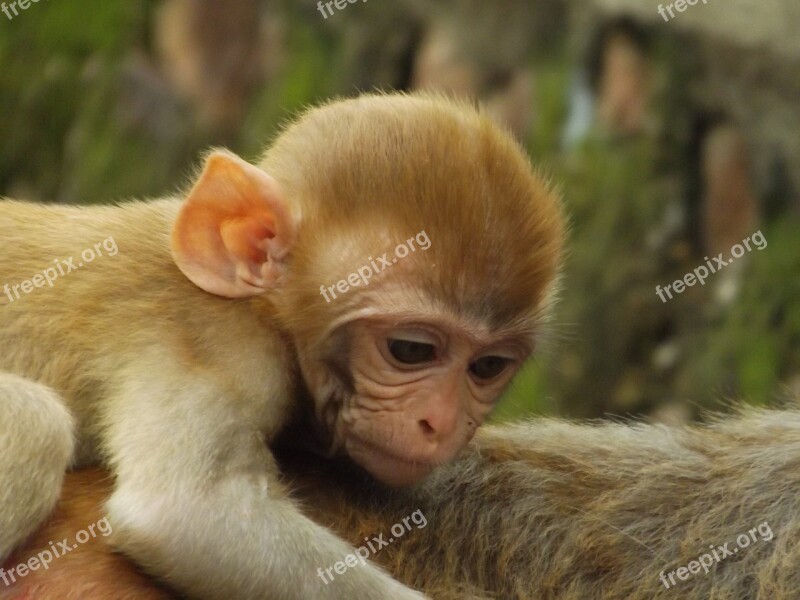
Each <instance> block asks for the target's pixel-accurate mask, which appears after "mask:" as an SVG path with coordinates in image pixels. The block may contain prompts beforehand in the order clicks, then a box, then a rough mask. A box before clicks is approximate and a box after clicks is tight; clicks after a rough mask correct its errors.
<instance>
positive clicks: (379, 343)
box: [311, 314, 528, 486]
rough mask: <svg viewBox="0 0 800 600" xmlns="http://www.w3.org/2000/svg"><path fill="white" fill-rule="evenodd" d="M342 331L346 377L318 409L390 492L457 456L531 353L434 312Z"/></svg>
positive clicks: (338, 440) (340, 357)
mask: <svg viewBox="0 0 800 600" xmlns="http://www.w3.org/2000/svg"><path fill="white" fill-rule="evenodd" d="M340 335H341V336H343V338H344V339H343V340H341V342H340V343H337V344H335V347H336V351H335V353H336V356H331V357H330V359H329V361H328V364H331V365H334V368H333V369H332V372H333V373H335V375H333V377H336V378H338V379H339V380H340V381H339V384H338V385H336V386H335V387H334V388H327V391H328V392H330V391H331V389H335V390H337V393H332V394H331V393H329V394H328V396H327V397H325V396H324V395H323V396H322V397H320V395H318V394H315V395H316V396H317V401H318V405H322V406H323V407H324V408H323V411H322V412H323V413H325V412H327V413H328V415H329V418H328V419H327V420H328V426H329V427H331V428H332V432H333V436H334V443H335V444H336V446H337V447H338V448H340V449H343V450H344V451H345V452H346V453H347V454H348V455H349V456H350V457H351V458H352V459H353V460H354V461H355V462H356V463H358V464H359V465H360V466H362V467H363V468H364V469H366V470H367V471H368V472H369V473H370V474H372V475H373V476H374V477H376V478H377V479H379V480H380V481H382V482H384V483H386V484H388V485H392V486H405V485H411V484H414V483H417V482H418V481H420V480H421V479H422V478H424V477H425V476H426V475H428V474H429V473H430V472H431V471H432V470H433V468H434V467H436V466H437V465H440V464H444V463H446V462H449V461H450V460H451V459H453V458H454V457H455V455H456V454H457V453H458V452H459V451H460V450H461V449H462V448H463V447H464V445H465V444H466V443H467V442H468V441H469V440H470V439H472V436H473V435H474V434H475V431H476V429H477V427H478V426H479V425H480V424H481V423H482V422H483V421H484V419H485V418H486V416H487V415H488V414H489V412H490V411H491V409H492V408H493V407H494V405H495V403H496V400H497V398H498V397H499V395H500V393H501V392H502V390H503V389H504V388H505V386H506V385H507V384H508V382H509V381H510V380H511V378H512V377H513V375H514V373H516V371H517V370H518V369H519V366H520V365H521V364H522V362H523V361H524V359H525V358H526V356H527V354H528V351H527V348H526V347H525V345H524V344H522V343H517V342H515V341H513V340H511V339H500V338H497V337H495V336H492V335H489V334H487V333H486V332H485V331H480V330H479V329H478V328H476V327H474V326H466V325H465V324H463V323H459V322H458V321H456V320H455V319H447V318H444V317H441V316H440V317H437V318H436V319H435V320H432V319H431V315H430V314H426V315H424V316H422V315H421V316H420V317H419V318H418V319H415V318H413V317H408V316H407V317H405V318H403V319H402V320H395V319H385V318H376V319H363V320H359V321H356V322H352V323H349V324H348V325H347V326H346V328H345V330H343V331H342V332H340ZM328 381H330V379H328ZM311 384H312V385H313V379H312V382H311ZM317 391H319V390H317ZM323 394H324V392H323Z"/></svg>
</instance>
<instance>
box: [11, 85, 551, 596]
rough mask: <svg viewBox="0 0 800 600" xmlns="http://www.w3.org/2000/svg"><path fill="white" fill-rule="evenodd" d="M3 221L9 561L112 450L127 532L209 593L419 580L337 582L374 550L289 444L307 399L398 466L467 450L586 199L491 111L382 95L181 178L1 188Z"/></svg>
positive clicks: (314, 415)
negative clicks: (285, 451)
mask: <svg viewBox="0 0 800 600" xmlns="http://www.w3.org/2000/svg"><path fill="white" fill-rule="evenodd" d="M323 141H325V143H324V144H323V143H322V142H323ZM429 234H430V237H429ZM409 236H411V237H409ZM465 236H467V237H468V239H469V240H470V243H469V244H464V239H465ZM0 240H2V242H0V260H2V262H1V263H0V264H1V265H2V266H0V285H2V286H4V287H3V294H4V296H3V297H0V344H2V345H4V346H6V347H7V348H8V351H7V352H6V353H5V354H4V355H3V356H2V358H0V403H1V404H2V406H5V407H6V408H7V410H6V411H5V414H4V415H3V416H0V420H2V421H3V422H2V423H0V425H2V427H0V432H2V433H0V436H2V437H0V488H1V489H3V490H4V492H3V493H2V495H0V560H2V559H4V558H5V557H7V556H8V555H9V553H10V552H11V551H12V550H13V548H14V547H16V546H17V545H18V544H19V543H20V542H21V541H22V540H24V539H25V538H26V537H27V536H28V535H29V534H31V533H32V532H33V531H34V530H35V528H36V526H37V525H38V524H39V522H40V521H41V520H42V519H43V518H44V517H45V516H46V515H47V513H48V512H49V510H51V509H52V507H53V505H54V504H55V501H56V499H57V497H58V491H59V489H60V485H61V480H62V478H63V474H64V471H65V470H66V469H67V468H68V467H69V466H70V465H73V466H74V465H86V464H93V463H97V462H102V464H103V465H104V466H106V467H107V468H108V469H110V471H111V472H112V473H113V475H114V478H115V480H114V481H115V483H114V489H113V492H112V494H111V496H110V498H109V500H108V502H107V503H106V511H107V514H108V519H109V523H110V525H111V526H112V528H113V534H112V536H111V538H110V539H111V542H112V543H113V544H114V546H116V547H117V548H118V549H120V550H122V551H123V552H124V553H126V554H127V555H129V556H130V557H131V558H133V559H134V561H135V562H136V563H137V564H138V565H139V566H140V567H142V568H144V569H145V570H146V571H148V572H149V573H151V574H153V575H155V576H157V577H160V578H163V579H165V580H166V581H167V583H168V584H169V585H171V586H174V587H175V588H177V589H178V590H179V591H180V592H182V593H184V594H186V595H187V596H189V597H191V598H202V599H208V600H216V599H218V598H220V599H221V598H225V599H226V600H227V599H229V598H261V597H269V598H274V599H275V600H283V599H286V600H294V599H298V600H302V599H306V598H314V599H318V598H319V599H321V600H325V599H330V600H336V599H338V598H359V599H364V600H369V599H372V598H374V599H375V600H378V599H383V598H396V599H397V600H419V599H420V598H422V596H420V595H419V594H418V593H417V592H414V591H413V590H411V589H409V588H407V587H405V586H403V585H401V584H400V583H398V582H397V581H395V580H393V579H392V578H390V577H389V576H388V575H387V574H386V573H384V572H383V571H381V570H380V569H379V568H377V567H375V566H373V565H371V564H368V563H366V562H364V564H359V565H358V568H352V569H350V570H349V571H348V573H347V576H346V577H341V578H338V579H337V580H336V581H335V582H332V581H322V582H321V581H320V579H319V578H318V577H317V569H319V568H320V567H323V566H327V565H332V564H334V563H335V562H336V561H338V560H339V559H340V558H341V557H342V556H345V555H347V554H349V553H350V552H351V548H350V547H349V546H348V545H347V544H346V543H345V542H344V541H343V540H341V539H340V538H338V537H336V536H335V535H334V534H333V533H332V532H330V531H328V530H327V529H325V528H324V527H322V526H320V525H318V524H317V523H315V522H314V521H312V520H311V519H309V518H308V517H307V516H305V515H304V513H303V511H302V510H301V508H300V506H298V505H297V504H296V503H295V502H294V501H293V500H292V499H291V497H290V495H289V490H288V489H287V488H286V486H285V485H284V484H283V483H282V478H281V476H280V473H279V469H278V466H277V463H276V460H275V458H274V456H273V454H272V450H271V445H272V443H273V441H274V440H275V438H276V436H277V435H278V434H279V433H281V432H282V430H284V428H285V427H286V425H287V424H288V423H289V422H290V421H293V420H295V419H296V417H298V416H302V417H303V418H302V420H303V422H304V424H305V425H306V426H307V427H306V429H305V430H306V431H309V432H313V443H314V445H316V446H317V447H318V448H319V449H320V450H321V451H322V452H323V453H325V454H327V455H341V456H347V457H348V458H349V459H351V460H352V461H353V462H355V463H356V464H358V465H359V467H360V468H362V469H363V470H365V471H367V472H368V473H369V474H370V475H372V476H373V477H374V478H376V479H377V480H379V481H381V482H382V483H384V484H387V485H389V486H395V487H403V486H411V485H414V484H416V483H419V482H420V481H422V479H424V478H425V477H426V476H427V475H428V474H430V473H431V472H432V471H434V470H435V469H436V468H437V467H439V466H440V465H443V464H446V463H448V462H450V461H452V460H453V459H454V458H455V457H456V456H457V455H458V453H459V452H460V451H461V450H462V449H463V448H464V447H465V445H466V444H467V443H468V442H469V440H470V439H471V438H472V437H473V435H474V434H475V432H476V430H477V428H478V426H479V425H480V424H481V423H482V422H483V420H484V419H485V418H486V416H487V415H488V414H489V412H490V411H491V409H492V407H493V406H494V403H495V402H496V400H497V398H498V397H499V396H500V394H501V392H502V390H503V389H504V388H505V387H506V386H507V385H508V383H509V382H510V380H511V378H512V377H513V375H514V373H515V372H516V371H517V370H518V369H519V367H520V366H521V364H522V363H523V362H524V360H525V359H526V358H527V357H528V356H529V355H530V354H531V352H532V351H533V349H534V347H535V345H536V341H537V338H538V333H539V328H540V326H541V324H542V322H543V320H544V318H545V316H546V309H547V307H548V305H549V303H550V299H551V297H552V295H553V286H554V280H555V278H556V273H557V270H558V266H559V262H560V252H561V244H562V241H563V223H562V220H561V213H560V207H559V203H558V199H557V197H556V196H555V195H554V194H552V192H551V191H550V189H549V188H548V186H547V184H546V183H545V182H543V181H542V180H541V179H540V178H539V177H538V176H537V175H536V173H535V172H534V171H533V169H532V167H531V165H530V162H529V161H528V159H527V157H526V156H525V155H524V153H523V152H522V150H521V148H520V147H519V146H518V144H516V142H514V141H513V140H512V139H511V138H510V137H509V136H508V135H507V134H506V133H504V132H502V131H501V130H500V129H498V128H497V127H496V126H495V125H494V124H493V123H492V122H491V120H490V119H489V118H488V117H487V116H486V115H485V114H483V113H481V112H479V111H477V110H475V109H474V108H472V107H469V106H468V105H466V104H459V103H454V102H451V101H448V100H446V99H443V98H441V97H434V96H403V95H385V96H381V95H377V96H365V97H362V98H358V99H354V100H347V101H341V102H333V103H331V104H328V105H326V106H323V107H320V108H316V109H312V110H310V111H309V112H308V113H306V114H305V115H303V116H302V117H301V118H299V119H298V120H297V121H295V122H294V123H293V124H291V125H290V126H288V127H287V128H286V130H285V131H284V132H283V133H282V134H281V135H280V136H279V137H278V138H277V139H276V140H275V142H274V143H273V144H272V145H271V146H270V148H269V149H268V150H267V152H266V154H265V155H264V157H263V158H262V160H261V161H260V162H259V163H258V164H255V165H254V164H249V163H247V162H245V161H243V160H242V159H240V158H239V157H237V156H235V155H233V154H231V153H228V152H226V151H215V152H212V153H211V154H210V155H209V156H208V158H207V160H206V163H205V166H204V168H203V170H202V172H201V173H200V174H199V176H198V177H197V178H196V180H195V181H194V183H193V186H192V187H191V189H190V190H189V191H188V192H187V193H186V194H185V195H182V196H181V197H179V198H166V199H162V200H155V201H151V202H131V203H126V204H122V205H119V206H113V207H80V208H78V207H44V206H35V205H32V204H26V203H21V202H13V201H5V202H2V203H0ZM392 247H394V250H395V254H394V258H393V259H392V258H391V257H387V254H384V255H383V256H384V257H387V258H386V260H385V261H382V263H383V262H385V263H386V265H387V266H386V268H385V269H382V271H381V272H380V273H377V274H375V275H374V277H373V278H372V279H371V280H370V281H369V283H368V285H367V282H366V281H363V280H362V282H359V280H358V276H357V273H358V271H357V269H358V268H359V267H360V266H361V265H365V264H374V260H373V257H380V256H381V252H385V251H386V250H390V249H391V248H392ZM464 265H468V269H465V267H464ZM329 281H338V282H339V283H337V284H336V285H337V289H338V290H339V291H340V292H341V294H340V295H339V296H338V297H336V296H334V297H333V301H327V302H326V300H325V299H323V297H322V296H320V293H319V290H320V289H323V290H324V284H325V283H327V282H329ZM345 282H347V283H349V285H350V286H352V287H351V288H350V289H349V291H348V292H347V293H346V294H344V292H342V289H347V288H345V287H342V286H341V285H340V284H343V283H345ZM329 289H330V288H329ZM342 294H343V295H342ZM2 373H6V375H3V374H2ZM66 409H69V413H68V412H67V410H66ZM70 413H71V414H70ZM6 421H7V422H6ZM310 435H312V434H311V433H309V434H304V436H306V437H308V436H310ZM297 441H300V442H301V443H302V442H306V441H309V440H307V439H305V437H304V439H302V440H297ZM73 446H74V447H73ZM21 459H22V460H21ZM21 469H23V470H27V473H26V479H25V481H24V483H23V481H22V479H21V478H20V477H19V472H20V470H21Z"/></svg>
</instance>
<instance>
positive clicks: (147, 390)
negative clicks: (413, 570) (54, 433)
mask: <svg viewBox="0 0 800 600" xmlns="http://www.w3.org/2000/svg"><path fill="white" fill-rule="evenodd" d="M161 369H162V372H168V371H170V369H169V368H168V367H167V366H165V365H164V364H162V365H161ZM136 371H137V372H142V369H140V368H137V369H136ZM171 381H172V385H166V384H165V382H164V381H162V380H159V379H158V377H156V376H154V377H153V379H152V380H150V381H147V380H143V379H142V378H141V377H140V378H137V379H136V380H135V383H131V384H129V385H122V386H120V388H119V389H118V390H117V393H116V394H115V395H114V398H115V399H114V406H113V411H114V414H115V421H114V423H113V424H112V425H111V426H110V427H109V428H108V430H107V439H106V440H105V446H106V449H107V452H108V454H109V455H110V456H111V457H112V459H111V460H112V463H113V465H114V471H115V473H116V475H117V478H116V485H115V489H114V491H113V493H112V495H111V498H110V500H109V501H108V503H107V505H106V508H107V511H108V519H109V521H110V523H111V525H112V526H113V534H112V536H111V538H110V539H111V541H112V543H113V545H114V546H116V547H117V548H119V549H121V550H122V551H123V552H124V553H125V554H127V555H128V556H130V557H132V558H133V559H134V560H135V561H136V562H137V563H138V564H139V565H140V566H142V567H143V568H144V569H145V570H146V571H147V572H149V573H151V574H153V575H156V576H158V577H161V578H163V579H164V580H165V581H167V582H168V583H169V584H171V585H172V586H174V587H175V588H177V589H179V590H181V591H182V592H184V593H186V594H187V595H188V596H189V597H192V598H204V599H205V598H208V599H218V598H225V599H227V598H275V599H278V598H280V599H286V600H290V599H295V598H296V599H306V598H319V599H331V600H335V599H337V598H363V599H365V600H368V599H371V598H375V599H376V600H378V599H383V598H398V599H408V600H412V599H413V600H419V599H421V598H422V596H421V595H420V594H417V593H416V592H413V591H411V590H409V589H407V588H405V587H403V586H402V585H401V584H399V583H398V582H396V581H394V580H393V579H391V578H390V577H389V576H388V575H386V574H385V573H384V572H382V571H381V570H379V569H378V568H377V567H374V566H371V565H369V564H364V565H359V567H358V568H354V569H351V570H350V572H348V573H347V576H346V577H342V578H337V579H336V581H335V582H327V583H326V582H325V581H324V580H321V578H320V577H319V576H318V570H319V569H320V568H322V569H325V568H326V567H329V566H330V565H333V564H334V563H336V562H337V561H340V560H342V558H343V557H345V556H346V555H348V554H351V553H352V552H353V550H352V548H350V547H349V546H348V545H347V544H346V543H345V542H344V541H343V540H341V539H339V538H337V537H336V536H335V535H334V534H333V533H332V532H330V531H329V530H327V529H325V528H323V527H322V526H320V525H318V524H317V523H315V522H313V521H312V520H311V519H309V518H308V517H306V516H304V515H303V514H302V513H301V512H300V510H299V509H298V508H297V506H296V505H295V503H294V502H293V501H291V500H290V499H289V498H288V495H287V494H286V492H285V489H284V487H283V486H282V485H281V483H280V481H279V476H278V468H277V465H276V463H275V460H274V458H273V456H272V454H271V453H270V452H269V450H268V449H267V447H266V446H265V445H264V440H263V436H262V435H261V434H260V433H259V432H258V430H257V428H256V427H255V426H254V424H253V423H251V422H250V421H249V420H248V419H246V418H243V417H242V414H241V411H242V410H246V409H243V408H242V407H240V406H237V405H235V404H233V403H232V402H230V400H229V398H228V397H226V394H225V392H224V391H221V390H219V389H218V388H216V387H215V386H214V385H213V383H211V382H208V381H203V379H202V377H197V376H196V375H195V376H194V377H193V379H192V380H186V379H184V380H181V381H180V383H179V385H175V381H176V380H175V378H174V376H173V377H172V378H171ZM165 392H166V393H167V394H168V397H167V399H166V400H165V399H164V398H163V396H164V394H165ZM154 402H158V403H159V406H160V408H161V410H160V411H155V410H154V406H153V403H154ZM248 404H249V403H248ZM199 408H202V410H199Z"/></svg>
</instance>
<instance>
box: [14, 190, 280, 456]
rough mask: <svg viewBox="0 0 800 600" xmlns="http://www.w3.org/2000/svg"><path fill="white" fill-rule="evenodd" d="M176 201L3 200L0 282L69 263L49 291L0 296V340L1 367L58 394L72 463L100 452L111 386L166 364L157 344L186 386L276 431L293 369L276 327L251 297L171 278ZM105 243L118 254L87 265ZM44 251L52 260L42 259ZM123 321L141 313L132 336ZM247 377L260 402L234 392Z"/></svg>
mask: <svg viewBox="0 0 800 600" xmlns="http://www.w3.org/2000/svg"><path fill="white" fill-rule="evenodd" d="M180 203H181V202H180V200H179V199H177V198H175V199H165V200H158V201H153V202H131V203H128V204H124V205H122V206H118V207H111V208H110V207H80V208H78V207H64V206H41V205H33V204H27V203H20V202H11V201H4V202H2V203H0V239H1V240H2V243H0V256H3V257H4V259H5V260H4V262H3V263H2V267H0V282H3V283H8V284H11V285H13V284H18V283H19V282H22V281H25V280H31V278H32V277H33V276H34V275H35V274H37V273H42V272H43V271H44V270H45V269H48V268H54V269H58V267H59V265H64V264H65V263H70V265H69V266H63V268H62V269H61V272H63V273H64V274H63V275H61V274H60V273H59V277H58V279H56V280H55V281H54V285H53V287H52V288H50V287H49V286H43V287H42V288H36V289H34V291H33V292H31V293H29V294H26V295H22V294H20V297H19V298H16V294H15V293H14V290H13V289H12V290H11V291H12V297H13V298H14V301H13V302H11V301H10V300H9V297H8V295H5V294H4V295H3V296H2V297H0V306H1V307H2V313H1V314H2V318H1V319H0V339H2V340H3V342H4V344H3V345H4V346H5V348H6V350H5V352H4V353H3V354H2V356H0V371H6V372H13V373H16V374H19V375H22V376H24V377H27V378H29V379H31V380H33V381H38V382H40V383H43V384H45V385H48V386H50V387H52V388H54V389H55V390H57V391H58V392H59V393H60V395H61V396H62V397H63V398H64V400H65V401H66V402H67V405H68V406H69V408H70V410H71V411H72V413H73V414H74V415H75V417H76V421H77V426H78V431H79V432H80V434H79V435H78V436H77V437H78V441H79V444H81V445H82V447H83V449H82V451H81V452H80V453H79V456H78V460H77V465H81V464H87V463H91V462H92V461H93V460H94V457H98V456H102V455H104V452H103V449H102V441H101V437H102V436H101V433H100V432H101V430H102V429H103V426H104V425H103V413H104V411H107V410H109V407H107V406H105V404H106V403H107V402H108V401H109V399H112V398H113V397H114V396H115V392H114V388H115V387H116V386H120V385H124V383H123V380H124V379H125V377H126V372H130V370H131V369H133V370H134V371H136V369H138V368H141V367H144V366H145V365H149V366H148V367H147V368H146V369H145V371H137V372H148V371H150V370H151V369H153V368H156V369H160V368H162V367H163V366H165V365H164V362H163V361H164V358H165V357H164V356H161V355H160V354H162V352H161V350H160V349H161V348H163V347H164V346H167V347H168V348H170V351H171V354H170V359H169V362H173V363H175V364H173V365H171V368H173V369H174V370H175V371H186V372H189V371H192V372H193V374H192V375H191V376H190V377H189V379H190V380H191V379H192V378H195V377H196V378H200V379H202V377H203V374H204V373H207V374H209V375H211V376H213V378H214V379H215V380H217V381H224V382H225V383H224V384H223V385H224V386H226V387H228V388H229V389H231V390H234V391H235V393H233V394H231V396H230V397H231V398H237V399H238V403H239V404H240V405H239V406H238V407H236V410H241V411H243V416H244V417H245V418H246V419H247V420H248V421H249V422H251V423H253V424H254V426H255V428H256V429H257V430H259V431H262V432H263V433H264V435H265V439H269V438H271V436H272V435H274V433H275V431H277V430H279V429H280V428H281V427H282V426H283V424H284V421H285V417H284V415H286V413H287V410H286V406H287V403H288V401H289V397H290V389H289V388H290V386H289V382H290V381H291V380H292V366H291V364H290V363H289V357H288V353H287V352H286V349H285V348H284V344H283V343H282V341H281V340H280V338H279V334H278V333H277V331H276V330H275V328H269V327H267V328H265V327H263V320H264V319H265V318H269V315H268V307H267V308H266V309H265V308H264V307H263V304H264V303H263V301H262V302H261V305H262V306H258V301H257V300H253V299H247V300H242V301H233V302H231V301H230V300H227V299H222V298H220V297H218V296H214V295H212V294H208V293H205V292H203V291H201V290H199V289H198V288H197V287H196V286H194V285H192V284H191V282H189V281H188V280H187V279H185V278H183V277H180V276H179V271H178V269H177V267H176V266H175V263H174V261H173V260H172V257H171V256H170V251H169V239H170V238H169V236H170V231H171V228H172V225H173V223H174V221H175V218H176V215H177V213H178V210H179V208H180ZM32 215H33V216H32ZM108 239H113V240H114V242H115V244H116V246H117V248H118V252H117V253H116V254H115V255H114V256H109V255H105V256H97V257H96V258H94V259H93V260H92V261H91V262H90V263H89V262H84V258H83V256H82V253H84V251H86V250H87V249H88V250H95V248H94V246H95V244H97V243H99V242H102V241H104V240H108ZM31 244H35V247H34V246H31ZM101 250H102V247H101ZM95 254H97V253H96V252H95ZM41 255H44V256H52V257H54V258H53V261H52V262H51V261H47V262H43V261H41V260H40V259H38V258H37V256H41ZM55 261H58V263H56V262H55ZM0 285H2V283H0ZM20 291H21V290H20ZM221 305H224V310H222V311H220V310H219V309H220V307H221ZM254 305H256V306H254ZM218 311H219V314H217V313H218ZM265 312H266V313H267V315H266V316H265ZM131 315H137V319H136V327H135V328H132V327H131ZM212 315H213V316H212ZM245 333H246V334H247V335H245ZM243 339H245V340H247V341H246V342H245V344H246V348H242V346H241V343H242V340H243ZM210 340H214V341H213V343H210ZM56 349H57V351H55V350H56ZM272 365H274V369H273V368H270V367H271V366H272ZM245 374H246V377H248V378H249V377H253V376H255V377H257V378H258V388H259V389H260V390H261V393H260V394H256V395H254V394H252V393H251V392H250V391H248V390H245V389H242V386H238V388H237V383H236V382H237V381H241V380H242V379H244V378H245ZM153 400H154V401H155V402H159V403H168V402H169V399H168V398H154V399H153ZM154 408H155V407H154ZM186 408H188V407H186ZM190 414H191V413H187V417H188V416H190Z"/></svg>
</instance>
